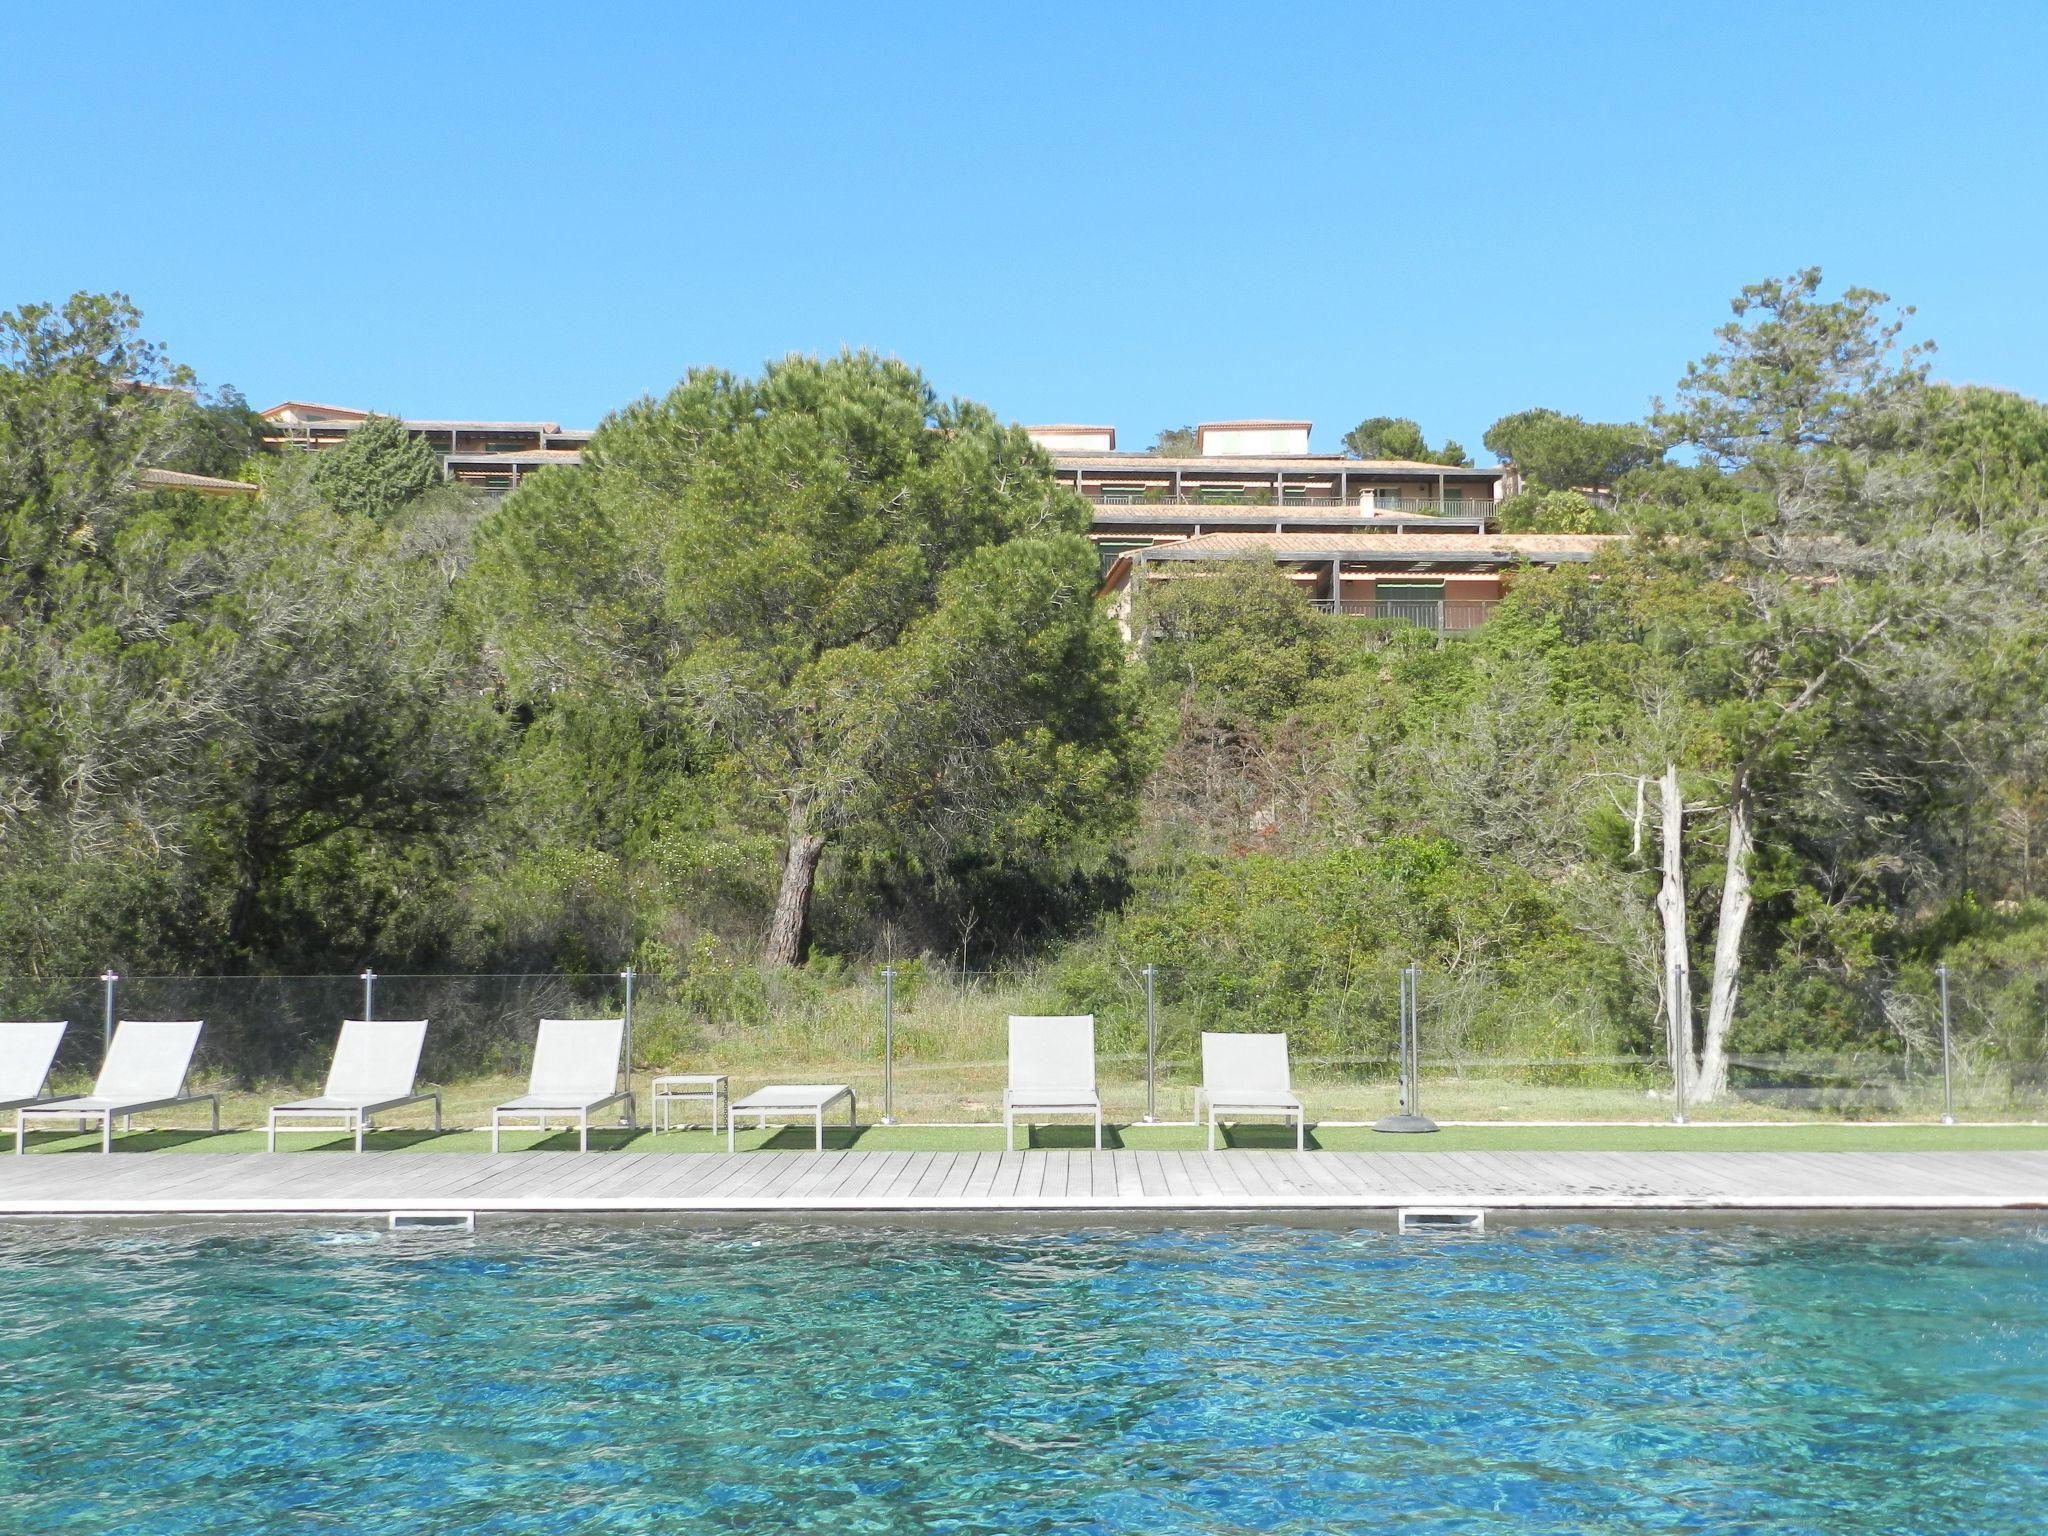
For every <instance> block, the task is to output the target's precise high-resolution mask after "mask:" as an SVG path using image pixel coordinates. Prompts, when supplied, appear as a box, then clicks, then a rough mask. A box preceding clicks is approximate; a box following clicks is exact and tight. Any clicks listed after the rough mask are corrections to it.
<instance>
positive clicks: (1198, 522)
mask: <svg viewBox="0 0 2048 1536" xmlns="http://www.w3.org/2000/svg"><path fill="white" fill-rule="evenodd" d="M1310 430H1311V424H1310V423H1309V422H1306V421H1211V422H1204V423H1203V424H1202V425H1201V426H1199V427H1197V428H1196V429H1195V449H1194V452H1193V453H1192V454H1186V455H1168V454H1154V453H1129V452H1119V451H1118V450H1117V445H1116V428H1115V427H1113V426H1080V425H1068V424H1063V425H1055V426H1036V427H1026V428H1025V431H1026V432H1027V433H1029V434H1030V437H1031V440H1032V441H1033V442H1035V443H1037V444H1038V445H1039V446H1040V447H1042V448H1044V449H1045V450H1046V452H1047V453H1049V454H1050V455H1051V456H1052V461H1053V466H1054V469H1055V471H1056V472H1057V474H1058V475H1059V478H1060V480H1061V482H1062V483H1064V484H1065V485H1067V486H1068V487H1070V488H1071V489H1072V490H1074V491H1076V492H1077V493H1079V494H1080V495H1081V496H1082V497H1083V498H1084V499H1085V500H1087V501H1088V502H1089V504H1090V505H1091V506H1092V507H1093V508H1094V509H1095V510H1094V525H1093V530H1092V534H1093V537H1094V539H1095V541H1096V543H1097V544H1098V545H1099V546H1100V547H1101V549H1102V551H1103V559H1104V565H1105V568H1107V566H1108V564H1109V563H1110V562H1111V561H1113V560H1114V559H1115V558H1116V556H1118V555H1120V554H1123V553H1125V552H1127V551H1131V550H1140V549H1145V548H1148V547H1150V546H1152V545H1155V544H1163V543H1166V542H1168V541H1172V540H1180V539H1189V538H1195V537H1199V536H1203V535H1207V534H1211V533H1255V532H1263V533H1330V534H1357V533H1393V534H1400V533H1458V532H1463V533H1481V532H1484V531H1485V529H1486V528H1487V526H1488V524H1489V521H1490V519H1491V517H1492V514H1493V505H1494V502H1495V501H1496V500H1497V499H1498V497H1499V486H1500V480H1501V473H1502V472H1501V471H1500V470H1498V469H1455V468H1452V467H1450V466H1448V465H1443V464H1424V463H1418V462H1415V461H1413V460H1407V459H1355V458H1351V457H1349V456H1347V455H1344V454H1331V453H1324V454H1318V453H1311V452H1310V451H1309V433H1310Z"/></svg>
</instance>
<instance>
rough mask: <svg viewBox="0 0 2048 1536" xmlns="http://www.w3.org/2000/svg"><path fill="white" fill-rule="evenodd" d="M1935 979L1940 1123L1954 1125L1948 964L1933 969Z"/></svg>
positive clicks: (1953, 1083)
mask: <svg viewBox="0 0 2048 1536" xmlns="http://www.w3.org/2000/svg"><path fill="white" fill-rule="evenodd" d="M1934 975H1935V979H1936V980H1937V981H1939V982H1940V983H1941V1123H1942V1124H1943V1125H1954V1124H1955V1123H1956V1087H1955V1077H1954V1074H1953V1073H1952V1072H1951V1070H1950V1067H1949V1054H1948V962H1946V961H1943V962H1942V963H1941V964H1940V965H1937V966H1936V967H1935V968H1934Z"/></svg>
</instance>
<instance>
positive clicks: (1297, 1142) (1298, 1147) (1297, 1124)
mask: <svg viewBox="0 0 2048 1536" xmlns="http://www.w3.org/2000/svg"><path fill="white" fill-rule="evenodd" d="M1672 1011H1673V1012H1676V1011H1677V1010H1676V1009H1674V1010H1672ZM1294 1150H1295V1151H1297V1152H1306V1151H1307V1150H1308V1116H1307V1115H1306V1114H1299V1115H1296V1116H1295V1117H1294Z"/></svg>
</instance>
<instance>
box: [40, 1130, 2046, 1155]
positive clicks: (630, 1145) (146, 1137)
mask: <svg viewBox="0 0 2048 1536" xmlns="http://www.w3.org/2000/svg"><path fill="white" fill-rule="evenodd" d="M490 1144H491V1139H490V1136H489V1134H488V1133H487V1132H484V1131H449V1132H446V1133H444V1134H439V1135H437V1134H435V1133H434V1132H432V1131H429V1130H417V1131H414V1130H391V1131H379V1132H376V1133H374V1134H372V1135H371V1136H370V1137H369V1138H368V1145H369V1146H370V1147H372V1148H374V1149H377V1150H380V1151H408V1152H487V1151H489V1150H490ZM590 1144H591V1147H592V1149H593V1150H596V1149H600V1148H602V1149H605V1150H631V1151H634V1152H711V1151H720V1152H722V1151H724V1150H725V1137H723V1136H714V1135H713V1134H712V1133H711V1132H709V1131H676V1132H671V1133H669V1134H668V1135H663V1136H657V1135H655V1134H654V1133H652V1132H650V1131H644V1130H642V1131H625V1130H604V1131H596V1130H594V1131H592V1132H591V1136H590ZM1031 1144H1032V1145H1033V1146H1036V1147H1042V1148H1086V1147H1088V1146H1089V1145H1090V1132H1089V1129H1088V1128H1087V1127H1086V1126H1079V1125H1058V1126H1041V1127H1039V1128H1037V1129H1036V1130H1035V1131H1034V1132H1033V1133H1032V1143H1031ZM1224 1144H1226V1145H1230V1146H1236V1147H1244V1148H1258V1149H1273V1148H1291V1147H1292V1146H1293V1145H1294V1137H1293V1133H1292V1132H1291V1131H1286V1130H1283V1129H1282V1128H1280V1127H1278V1126H1256V1127H1254V1126H1245V1127H1242V1128H1240V1129H1239V1130H1236V1131H1234V1132H1229V1133H1226V1136H1225V1138H1224ZM1308 1144H1309V1146H1310V1148H1311V1149H1321V1150H1325V1151H1334V1152H1388V1153H1413V1152H1928V1151H1949V1152H1966V1151H1967V1152H2039V1151H2048V1125H1954V1126H1944V1125H1902V1126H1873V1125H1758V1126H1754V1127H1751V1126H1675V1125H1668V1126H1631V1125H1618V1126H1601V1125H1588V1126H1535V1125H1529V1126H1521V1125H1498V1126H1492V1125H1489V1126H1454V1127H1451V1128H1449V1129H1447V1130H1443V1131H1439V1132H1437V1133H1436V1134H1435V1135H1429V1136H1383V1135H1380V1134H1378V1133H1377V1132H1375V1131H1373V1130H1371V1129H1369V1128H1368V1127H1365V1126H1328V1127H1324V1128H1321V1129H1312V1130H1311V1131H1310V1132H1309V1137H1308ZM503 1145H504V1148H505V1150H506V1151H508V1152H512V1151H526V1150H530V1149H534V1148H544V1149H546V1150H550V1151H574V1150H575V1149H576V1136H575V1134H574V1133H573V1132H557V1133H554V1134H551V1135H547V1136H541V1135H539V1134H537V1133H535V1132H531V1131H522V1132H508V1133H506V1135H505V1137H504V1141H503ZM825 1145H826V1146H827V1147H828V1148H840V1149H846V1148H856V1149H858V1150H860V1151H863V1152H995V1151H1000V1150H1001V1149H1002V1145H1003V1133H1002V1129H1001V1127H999V1126H991V1127H982V1126H965V1127H952V1126H923V1125H895V1126H861V1127H859V1128H857V1129H849V1128H848V1127H846V1126H844V1125H840V1126H828V1127H827V1128H826V1131H825ZM1103 1145H1104V1146H1105V1147H1122V1148H1126V1149H1129V1150H1131V1151H1140V1152H1142V1151H1156V1152H1164V1151H1176V1152H1191V1151H1196V1150H1198V1149H1200V1148H1201V1147H1202V1146H1203V1145H1204V1136H1203V1133H1202V1132H1201V1131H1199V1130H1197V1129H1196V1128H1195V1127H1193V1126H1190V1125H1153V1126H1147V1125H1123V1126H1116V1127H1105V1128H1104V1131H1103ZM114 1146H115V1150H116V1151H119V1152H151V1151H171V1152H261V1151H262V1150H263V1134H262V1132H260V1131H248V1130H231V1131H222V1132H220V1133H218V1134H214V1133H210V1132H207V1131H203V1130H196V1131H195V1130H139V1131H136V1132H134V1133H132V1134H130V1135H127V1136H117V1137H116V1138H115V1141H114ZM279 1146H280V1147H281V1148H282V1149H284V1150H287V1151H292V1152H299V1153H307V1152H346V1151H349V1150H350V1149H351V1148H352V1146H353V1142H352V1140H351V1139H350V1138H348V1137H345V1136H336V1137H333V1138H331V1139H330V1138H323V1137H321V1136H316V1135H312V1134H308V1133H301V1134H298V1135H294V1136H286V1137H280V1138H279ZM739 1146H740V1148H741V1149H742V1150H746V1151H808V1150H809V1149H810V1148H811V1146H812V1134H811V1130H810V1127H809V1126H783V1127H777V1128H773V1129H771V1130H769V1131H767V1132H765V1133H763V1132H761V1131H756V1130H742V1131H741V1132H740V1134H739ZM98 1147H99V1137H98V1135H97V1134H96V1133H95V1134H88V1135H85V1136H76V1135H71V1134H68V1133H60V1132H56V1131H49V1132H35V1133H31V1135H30V1137H29V1151H30V1153H31V1154H32V1155H35V1154H44V1153H61V1152H93V1151H97V1149H98ZM13 1150H14V1138H13V1137H12V1136H11V1135H0V1151H4V1152H6V1153H10V1154H11V1153H12V1152H13Z"/></svg>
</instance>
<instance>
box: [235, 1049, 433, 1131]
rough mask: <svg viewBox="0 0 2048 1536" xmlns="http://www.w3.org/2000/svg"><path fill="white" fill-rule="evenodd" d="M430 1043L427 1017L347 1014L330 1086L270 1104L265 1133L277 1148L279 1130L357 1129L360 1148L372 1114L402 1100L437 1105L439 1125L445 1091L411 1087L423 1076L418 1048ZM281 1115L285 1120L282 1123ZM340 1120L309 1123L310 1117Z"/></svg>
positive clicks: (328, 1082)
mask: <svg viewBox="0 0 2048 1536" xmlns="http://www.w3.org/2000/svg"><path fill="white" fill-rule="evenodd" d="M426 1042H427V1021H426V1020H425V1019H344V1020H343V1021H342V1025H341V1039H340V1040H339V1041H337V1042H336V1043H335V1047H334V1062H333V1064H332V1065H331V1066H329V1067H328V1069H327V1086H326V1087H325V1088H323V1089H322V1090H321V1091H320V1097H318V1098H317V1099H297V1100H294V1101H293V1102H292V1103H290V1104H275V1105H272V1106H271V1110H270V1123H269V1126H268V1128H267V1131H266V1135H267V1136H268V1138H269V1141H270V1150H271V1151H272V1152H275V1151H276V1150H277V1133H278V1132H279V1131H285V1132H291V1131H324V1132H326V1133H328V1134H329V1135H332V1134H333V1133H334V1132H336V1131H340V1132H342V1133H343V1134H346V1133H347V1132H349V1131H354V1132H355V1135H356V1150H357V1151H358V1152H360V1151H362V1150H363V1131H364V1130H365V1128H366V1127H367V1126H368V1125H369V1121H370V1116H372V1115H374V1114H376V1113H378V1112H379V1111H380V1110H386V1109H397V1108H398V1107H399V1106H400V1105H403V1104H421V1103H425V1102H426V1101H427V1100H429V1099H431V1100H432V1101H433V1104H434V1129H435V1130H437V1131H438V1130H440V1129H441V1095H440V1094H438V1093H415V1092H413V1080H414V1079H415V1078H416V1077H418V1076H419V1070H420V1047H422V1046H423V1045H425V1044H426ZM280 1119H283V1120H284V1121H285V1122H286V1123H285V1124H283V1125H280V1124H278V1121H279V1120H280ZM319 1120H326V1121H337V1120H338V1121H339V1122H340V1124H339V1125H331V1124H330V1125H309V1124H306V1123H305V1122H307V1121H319Z"/></svg>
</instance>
